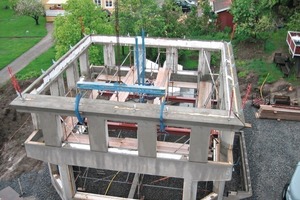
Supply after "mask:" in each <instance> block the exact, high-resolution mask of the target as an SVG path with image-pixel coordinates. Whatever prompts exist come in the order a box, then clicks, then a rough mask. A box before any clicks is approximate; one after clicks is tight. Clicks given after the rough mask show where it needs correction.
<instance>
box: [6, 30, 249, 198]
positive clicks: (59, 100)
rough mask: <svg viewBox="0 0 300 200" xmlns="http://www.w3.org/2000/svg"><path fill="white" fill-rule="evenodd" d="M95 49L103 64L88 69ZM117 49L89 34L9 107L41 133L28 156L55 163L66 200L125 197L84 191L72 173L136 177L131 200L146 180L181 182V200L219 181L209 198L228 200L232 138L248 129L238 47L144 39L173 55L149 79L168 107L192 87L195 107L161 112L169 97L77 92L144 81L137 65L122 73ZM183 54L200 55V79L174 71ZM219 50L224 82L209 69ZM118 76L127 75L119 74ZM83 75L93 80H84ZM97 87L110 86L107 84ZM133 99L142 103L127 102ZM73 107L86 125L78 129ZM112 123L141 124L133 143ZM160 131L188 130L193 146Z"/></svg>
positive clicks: (55, 178) (127, 41)
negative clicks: (162, 137)
mask: <svg viewBox="0 0 300 200" xmlns="http://www.w3.org/2000/svg"><path fill="white" fill-rule="evenodd" d="M92 44H93V45H102V46H103V48H104V55H103V56H104V65H105V66H93V65H91V66H90V61H89V55H88V51H89V47H90V46H91V45H92ZM116 45H117V39H116V37H113V36H100V35H90V36H86V37H85V38H83V39H82V40H81V41H80V42H79V43H78V44H77V45H75V46H74V47H73V48H72V49H70V51H69V52H67V53H66V54H65V55H64V56H63V57H62V58H60V59H59V60H58V61H57V62H56V63H54V64H53V66H52V67H50V68H49V70H47V71H46V73H45V74H43V75H42V76H41V77H39V78H38V79H37V80H36V81H35V82H34V83H33V84H32V85H30V86H29V87H28V88H27V89H26V90H25V91H24V93H23V97H24V99H23V100H22V99H18V98H16V99H15V100H14V101H13V102H12V103H11V105H12V106H14V107H15V108H16V109H17V110H18V111H20V112H28V113H31V115H32V118H33V123H34V130H33V133H32V134H31V135H30V137H29V138H28V139H27V140H26V142H25V148H26V152H27V155H28V156H29V157H31V158H34V159H38V160H42V161H44V162H48V163H49V170H50V174H51V181H52V184H53V185H54V188H55V189H56V190H57V192H58V193H59V195H60V197H61V198H62V199H65V200H70V199H81V198H83V197H87V198H88V199H124V198H119V197H112V196H109V197H108V196H105V195H103V194H90V193H83V192H81V191H78V189H77V187H76V183H75V178H74V173H73V166H82V167H91V168H96V169H104V170H116V171H120V172H130V173H135V174H136V175H135V180H134V182H133V185H132V187H131V189H130V192H129V194H128V195H126V196H128V199H132V198H133V197H134V194H135V190H136V188H137V185H138V184H140V183H139V176H140V175H142V174H148V175H154V176H168V177H175V178H182V179H183V180H184V182H183V193H182V195H183V196H182V198H183V199H184V200H192V199H196V196H197V184H198V182H199V181H212V182H213V183H214V184H213V185H214V187H213V191H212V192H214V193H212V194H213V195H214V196H217V198H218V199H222V198H223V192H224V186H225V182H226V181H229V180H230V179H231V174H232V166H233V158H232V145H233V139H234V132H237V131H239V130H240V129H242V128H243V127H244V116H243V111H242V108H241V100H240V93H239V89H238V82H237V77H236V69H235V63H234V58H233V53H232V47H231V44H230V43H226V42H217V41H210V42H207V41H196V40H179V39H163V38H145V46H146V48H149V47H151V48H159V49H160V50H161V49H165V53H166V65H165V67H164V68H161V69H158V70H156V71H155V70H152V69H151V71H148V72H147V73H146V78H151V79H153V77H154V79H156V80H155V82H154V83H162V84H161V85H162V86H163V87H164V91H165V96H164V97H165V99H167V100H168V96H173V89H175V87H174V86H176V87H177V88H185V89H186V88H189V87H190V89H191V90H193V91H194V93H195V94H196V95H195V96H194V99H195V100H194V101H192V102H194V103H193V106H190V107H182V106H175V105H166V106H164V107H161V106H160V105H158V104H160V103H161V102H162V101H163V98H157V101H158V102H157V101H148V103H147V104H146V103H139V102H142V99H143V98H144V95H145V94H141V93H140V92H139V91H136V90H134V91H131V92H130V91H129V92H128V91H127V90H126V92H128V94H127V95H126V96H125V97H124V98H122V101H124V102H120V101H118V99H119V96H118V95H119V92H118V91H116V92H115V91H106V90H104V89H100V90H99V89H97V88H90V87H86V88H85V90H84V91H83V90H81V91H79V90H80V88H78V87H77V83H79V84H82V83H83V84H85V85H89V86H90V85H93V84H92V83H91V81H95V82H101V81H103V79H102V78H103V77H105V81H106V82H111V81H115V80H117V79H116V74H119V75H121V74H123V75H122V76H124V74H126V73H127V75H126V76H125V77H127V78H130V80H137V79H136V78H134V76H136V73H135V72H136V70H137V69H136V68H135V67H132V66H128V67H126V66H115V63H116V61H115V50H114V49H115V48H114V47H115V46H116ZM119 45H120V46H130V49H134V48H136V47H135V38H134V37H120V38H119ZM179 49H187V50H193V51H197V54H198V55H199V58H198V60H199V63H198V66H196V68H197V69H196V71H185V70H179V69H178V68H177V66H178V50H179ZM161 52H163V51H161ZM161 52H160V53H161ZM214 52H218V55H220V60H221V62H220V71H219V73H217V74H216V73H213V72H212V69H211V66H210V65H211V61H210V60H211V55H212V54H213V53H214ZM127 57H128V56H127ZM123 63H125V62H123ZM108 69H109V70H108ZM119 69H120V70H121V72H120V73H117V72H118V70H119ZM97 70H98V71H99V70H100V72H97ZM165 71H167V72H168V73H165ZM95 73H96V76H97V77H96V78H95V76H94V75H95ZM171 73H172V74H171ZM82 76H84V77H85V80H88V81H89V82H84V81H83V82H82V81H81V82H78V81H79V77H82ZM108 77H109V78H110V80H109V79H108ZM155 77H156V78H155ZM119 79H121V77H119ZM110 84H111V83H110ZM121 84H122V83H121ZM127 84H128V83H127ZM135 84H136V81H135V82H134V83H132V85H128V87H133V88H137V87H138V88H139V87H140V86H136V85H135ZM96 85H97V86H99V85H101V86H103V87H101V88H105V87H104V86H106V85H105V83H103V82H102V83H101V84H100V83H99V84H96ZM143 87H144V86H143ZM145 87H146V86H145ZM195 90H197V91H195ZM145 91H146V90H145ZM78 92H81V94H82V96H83V98H82V99H81V100H80V102H79V103H78V102H77V103H78V104H76V101H75V98H74V97H75V96H76V93H78ZM108 92H111V93H112V95H113V96H115V97H116V98H114V99H115V101H108V100H103V99H98V98H101V95H102V94H103V93H108ZM129 93H130V94H129ZM49 94H50V95H49ZM171 94H172V95H171ZM201 95H202V96H201ZM149 96H150V95H148V98H149ZM129 97H130V99H132V98H136V101H135V102H132V101H130V99H129ZM153 98H155V97H153ZM172 99H174V98H170V99H169V100H172ZM187 100H189V99H187ZM182 101H184V98H183V99H182ZM149 102H153V104H151V103H149ZM189 102H190V101H189ZM75 104H76V105H77V106H78V108H79V112H80V115H81V116H82V117H83V118H84V124H81V125H79V124H78V120H77V119H76V117H75V110H74V109H75ZM162 123H163V124H162ZM112 124H115V126H114V127H118V126H117V124H125V125H126V126H129V125H130V126H134V128H135V130H136V131H135V133H136V137H131V138H128V137H126V136H124V137H122V138H118V137H113V136H112V135H111V134H110V131H111V130H109V129H110V127H111V125H112ZM160 125H163V126H165V127H166V130H171V129H172V128H173V129H176V130H177V132H180V130H184V133H183V134H185V135H189V137H190V138H189V139H188V140H187V141H186V142H185V143H176V142H167V141H159V140H158V134H161V133H160V130H159V127H160ZM126 126H121V125H120V126H119V127H126ZM78 127H82V128H83V129H82V130H79V128H78ZM215 133H218V136H217V137H218V147H216V148H212V141H211V140H212V136H213V135H214V134H215ZM212 152H213V153H212ZM141 184H142V183H141ZM149 198H151V197H149Z"/></svg>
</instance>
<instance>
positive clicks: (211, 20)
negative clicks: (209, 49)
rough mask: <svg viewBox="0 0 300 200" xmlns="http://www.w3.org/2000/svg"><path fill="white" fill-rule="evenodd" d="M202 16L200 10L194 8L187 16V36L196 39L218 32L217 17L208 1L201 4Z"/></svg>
mask: <svg viewBox="0 0 300 200" xmlns="http://www.w3.org/2000/svg"><path fill="white" fill-rule="evenodd" d="M199 6H200V7H201V10H202V14H201V15H199V11H198V9H196V8H194V9H192V10H191V12H190V13H189V14H188V15H187V19H186V20H185V23H186V25H187V27H188V29H187V30H188V33H187V35H189V36H192V37H195V36H199V35H207V34H213V33H215V32H216V31H217V26H216V19H217V15H216V14H215V13H214V12H213V11H212V7H211V6H210V4H209V1H208V0H202V1H201V2H200V4H199Z"/></svg>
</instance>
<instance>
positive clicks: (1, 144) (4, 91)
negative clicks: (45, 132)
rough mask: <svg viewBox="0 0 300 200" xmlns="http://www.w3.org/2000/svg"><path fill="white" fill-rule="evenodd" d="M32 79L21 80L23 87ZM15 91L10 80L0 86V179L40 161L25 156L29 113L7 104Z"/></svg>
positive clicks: (30, 168) (28, 130) (30, 167)
mask: <svg viewBox="0 0 300 200" xmlns="http://www.w3.org/2000/svg"><path fill="white" fill-rule="evenodd" d="M31 82H32V81H31V80H29V81H21V82H20V83H19V84H20V87H21V89H25V88H26V87H27V86H29V85H30V83H31ZM16 97H17V95H16V92H15V90H14V88H13V86H12V84H11V83H10V82H8V84H7V85H5V86H4V87H2V88H0V150H1V151H0V180H6V179H9V178H12V177H15V176H18V175H20V174H21V173H23V172H26V171H31V170H32V168H33V166H34V168H39V167H40V166H41V164H42V162H39V161H36V160H33V159H30V158H27V157H26V152H25V148H24V146H23V143H24V141H25V140H26V139H27V138H28V136H29V135H30V134H31V132H32V130H33V128H32V122H31V117H30V114H27V113H20V112H17V111H16V110H15V109H14V108H12V107H10V106H9V103H10V102H11V101H12V100H13V99H14V98H16Z"/></svg>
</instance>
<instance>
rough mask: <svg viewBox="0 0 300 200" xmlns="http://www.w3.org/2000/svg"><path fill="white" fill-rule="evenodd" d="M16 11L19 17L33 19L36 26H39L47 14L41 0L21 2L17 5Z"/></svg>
mask: <svg viewBox="0 0 300 200" xmlns="http://www.w3.org/2000/svg"><path fill="white" fill-rule="evenodd" d="M15 11H16V12H17V14H19V15H25V16H29V17H32V18H33V19H34V20H35V24H36V25H39V18H40V16H43V15H44V14H45V11H44V7H43V4H42V2H41V1H39V0H19V1H18V2H17V4H16V7H15Z"/></svg>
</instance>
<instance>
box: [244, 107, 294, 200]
mask: <svg viewBox="0 0 300 200" xmlns="http://www.w3.org/2000/svg"><path fill="white" fill-rule="evenodd" d="M256 111H257V109H256V108H253V107H251V106H250V105H249V104H247V107H246V109H245V112H244V114H245V118H246V122H248V123H251V124H252V128H248V129H245V130H244V132H245V140H246V145H247V152H248V159H249V167H250V176H251V183H252V187H253V196H252V197H251V198H248V199H258V200H260V199H262V200H264V199H272V200H276V199H281V192H282V189H283V187H284V185H285V184H286V183H287V182H289V180H290V179H291V177H292V175H293V172H294V169H295V167H296V165H297V163H298V162H299V161H300V151H299V146H300V145H299V144H300V122H295V121H284V120H281V121H277V120H268V119H256V118H255V112H256Z"/></svg>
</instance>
